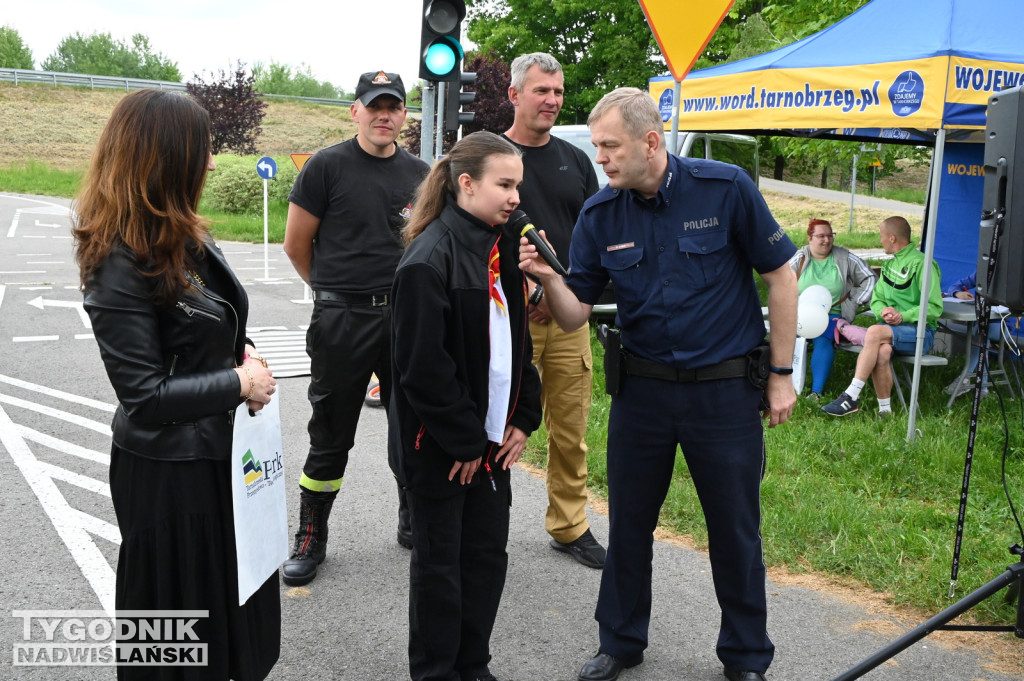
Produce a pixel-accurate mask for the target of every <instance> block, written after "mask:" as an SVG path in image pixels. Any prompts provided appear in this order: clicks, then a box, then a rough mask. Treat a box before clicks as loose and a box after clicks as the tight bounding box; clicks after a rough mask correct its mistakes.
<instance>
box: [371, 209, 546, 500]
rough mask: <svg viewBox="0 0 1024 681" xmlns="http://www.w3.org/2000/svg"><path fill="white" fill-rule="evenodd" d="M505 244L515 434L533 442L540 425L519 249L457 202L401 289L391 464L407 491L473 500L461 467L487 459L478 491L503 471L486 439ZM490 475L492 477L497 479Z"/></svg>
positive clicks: (410, 252) (408, 265) (412, 251)
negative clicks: (496, 257)
mask: <svg viewBox="0 0 1024 681" xmlns="http://www.w3.org/2000/svg"><path fill="white" fill-rule="evenodd" d="M495 243H497V244H498V249H499V254H500V263H501V278H500V279H501V284H502V288H503V290H504V293H505V297H506V299H507V302H508V312H509V317H510V323H511V327H512V390H511V396H510V400H509V405H508V416H507V419H506V423H507V424H511V425H513V426H516V427H517V428H519V429H520V430H522V431H523V432H524V433H526V434H527V435H529V434H530V433H532V432H533V431H534V430H536V429H537V427H538V426H539V425H540V419H541V406H540V378H539V376H538V375H537V369H536V368H535V367H534V366H533V364H532V363H531V360H532V358H533V344H532V342H531V340H530V333H529V318H528V317H527V312H526V286H525V280H524V278H523V273H522V271H520V269H519V242H518V240H516V239H514V238H511V237H509V236H504V235H502V233H501V225H499V226H497V227H490V226H489V225H485V224H484V223H482V222H480V221H479V220H476V219H475V218H472V217H471V216H469V215H468V214H467V213H465V212H463V211H461V210H459V209H458V208H456V207H455V204H454V201H449V204H448V205H447V206H446V207H445V209H444V210H443V211H442V213H441V216H440V217H439V218H438V219H437V220H435V221H434V222H432V223H430V225H428V226H427V228H426V229H425V230H424V231H423V233H422V234H420V235H419V236H418V237H417V238H416V239H415V240H413V242H412V243H411V244H409V247H408V248H407V249H406V252H405V255H404V256H403V257H402V261H401V263H399V265H398V270H397V271H396V272H395V283H394V286H393V288H392V293H393V296H394V303H393V309H392V327H391V328H392V331H391V336H392V337H391V348H392V379H393V385H392V391H391V410H390V414H389V416H388V429H389V433H388V458H389V462H390V464H391V469H392V471H393V472H394V473H395V476H396V477H397V478H398V481H399V483H400V484H402V485H403V486H405V487H408V488H409V489H412V490H414V491H416V492H417V493H419V494H423V495H425V496H433V497H444V496H450V495H453V494H457V493H459V492H460V491H463V490H465V489H466V488H465V487H462V486H461V485H460V484H459V482H458V478H456V479H455V480H454V481H449V480H448V471H449V470H450V469H451V467H452V464H453V463H454V461H456V460H458V461H472V460H474V459H476V458H478V457H484V462H483V463H484V466H483V467H481V469H480V471H479V472H478V473H477V474H476V476H474V478H473V480H472V482H471V483H470V484H471V485H478V484H485V483H484V481H486V480H487V478H488V475H493V476H494V477H497V476H498V475H508V471H507V470H502V469H501V466H500V465H497V466H495V461H494V458H493V457H494V454H495V453H496V452H497V450H498V447H497V445H491V443H489V442H488V439H487V433H486V432H485V430H484V419H485V417H486V414H487V407H488V404H489V397H488V387H489V382H488V367H489V363H490V349H491V345H490V340H489V333H490V288H489V282H488V268H487V261H488V256H489V255H490V252H491V248H492V247H493V246H494V245H495ZM488 467H489V468H490V470H488Z"/></svg>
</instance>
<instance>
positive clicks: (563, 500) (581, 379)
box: [505, 52, 605, 568]
mask: <svg viewBox="0 0 1024 681" xmlns="http://www.w3.org/2000/svg"><path fill="white" fill-rule="evenodd" d="M564 96H565V86H564V82H563V76H562V66H561V64H559V63H558V60H556V59H555V58H554V57H552V56H551V55H550V54H547V53H544V52H533V53H531V54H524V55H520V56H519V57H516V58H515V60H513V62H512V83H511V85H510V86H509V88H508V97H509V100H511V102H512V105H513V106H514V107H515V120H514V121H513V122H512V127H511V128H509V129H508V130H507V131H506V132H505V138H506V139H507V140H509V141H510V142H512V143H513V144H515V145H516V146H517V147H518V148H519V150H520V151H521V152H522V154H523V157H522V158H523V185H522V187H520V189H519V198H520V199H521V200H522V203H520V205H519V207H520V208H522V209H523V210H524V211H525V212H526V213H527V214H528V215H529V216H530V217H531V218H533V220H534V223H535V224H537V225H540V226H541V227H542V228H543V229H544V230H545V233H546V234H547V237H548V239H550V240H551V244H552V246H554V248H555V251H556V252H557V253H558V255H559V257H560V258H561V259H562V264H563V265H568V264H569V239H570V237H571V236H572V229H573V225H575V224H576V218H577V217H579V214H580V210H581V209H582V208H583V202H584V201H586V200H587V198H589V197H590V196H591V195H592V194H594V193H595V192H597V189H598V185H597V173H596V172H594V166H593V164H592V163H591V162H590V159H589V158H588V157H587V155H586V153H584V152H583V150H582V149H579V148H577V147H576V146H574V145H572V144H569V143H568V142H566V141H565V140H561V139H558V138H557V137H555V136H554V135H552V134H551V128H552V126H554V124H555V120H556V119H557V118H558V112H559V111H561V109H562V101H563V98H564ZM529 286H530V299H529V300H530V307H529V310H530V336H531V337H532V338H533V363H534V365H535V366H536V367H537V369H538V370H539V371H540V375H541V381H542V387H543V393H542V396H541V399H542V400H543V404H544V426H545V427H546V428H547V431H548V466H547V488H548V510H547V513H546V514H545V517H544V526H545V529H547V531H548V534H549V535H551V541H550V546H551V548H553V549H555V550H556V551H562V552H563V553H567V554H569V555H570V556H572V557H573V558H574V559H575V560H576V561H577V562H579V563H580V564H582V565H586V566H587V567H591V568H601V567H603V566H604V559H605V550H604V547H603V546H601V544H599V543H598V541H597V539H596V538H595V537H594V535H593V533H592V532H591V531H590V525H589V523H588V522H587V443H586V441H585V440H584V435H586V432H587V416H588V415H589V414H590V394H591V392H592V391H593V386H592V381H593V371H592V370H591V366H592V364H593V357H592V356H591V352H590V331H589V329H586V328H583V327H580V328H579V329H576V330H575V331H573V332H571V333H566V332H564V331H562V329H561V328H560V327H559V326H558V325H557V324H551V323H549V322H550V321H551V316H550V315H549V314H548V306H547V303H546V302H545V301H544V287H542V286H538V285H537V284H536V283H534V282H532V281H531V282H530V284H529Z"/></svg>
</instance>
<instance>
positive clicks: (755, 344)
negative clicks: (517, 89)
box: [520, 88, 797, 681]
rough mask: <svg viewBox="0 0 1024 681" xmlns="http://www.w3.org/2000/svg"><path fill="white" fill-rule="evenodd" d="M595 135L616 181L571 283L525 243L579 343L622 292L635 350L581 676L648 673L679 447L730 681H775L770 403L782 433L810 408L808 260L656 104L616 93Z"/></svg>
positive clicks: (626, 357)
mask: <svg viewBox="0 0 1024 681" xmlns="http://www.w3.org/2000/svg"><path fill="white" fill-rule="evenodd" d="M589 124H590V131H591V139H592V141H593V142H594V145H595V146H596V147H597V162H598V163H600V164H602V166H603V167H604V171H605V173H606V174H607V175H608V178H609V180H608V181H609V185H608V186H607V187H605V188H604V189H602V190H601V191H600V192H598V193H597V194H595V195H594V196H593V197H591V198H590V199H589V200H588V201H587V203H586V205H585V206H584V208H583V212H582V213H581V215H580V219H579V221H578V223H577V225H576V229H575V231H574V232H573V237H572V245H571V247H570V257H569V260H570V263H571V268H570V273H569V276H568V277H567V278H566V279H565V280H564V281H563V280H562V279H561V278H560V277H558V276H557V275H555V273H554V272H553V271H552V270H551V268H550V267H548V266H547V265H545V264H544V263H543V261H542V260H540V259H539V255H538V253H537V251H536V249H535V248H534V247H533V246H529V245H527V242H526V240H525V239H524V240H523V246H522V249H521V255H520V259H521V264H520V266H521V267H522V268H523V269H524V270H525V271H527V272H529V273H532V274H534V275H536V276H538V277H539V278H540V279H541V281H542V283H543V284H544V290H545V297H547V299H548V306H549V308H550V309H551V312H552V315H553V316H554V318H555V320H556V321H557V322H558V324H559V325H560V326H562V327H563V328H565V329H574V328H577V327H579V326H581V325H582V324H584V323H585V322H586V321H587V319H588V317H589V316H590V311H591V308H592V306H593V304H594V303H595V302H596V301H597V300H598V297H599V296H600V294H601V292H602V291H603V290H604V288H605V285H606V284H607V282H608V281H609V279H610V280H611V281H612V283H613V284H614V286H615V293H616V298H617V301H618V317H617V320H618V323H619V326H620V327H621V343H622V347H621V351H620V348H619V347H618V345H617V344H614V343H612V344H609V346H608V347H607V348H606V350H605V355H606V364H605V367H606V374H608V377H607V380H608V381H609V384H610V385H611V386H612V388H611V389H612V390H615V387H614V384H615V382H616V381H615V379H616V378H621V380H620V381H619V385H618V394H615V395H614V396H613V398H612V408H611V415H610V419H609V424H608V501H609V513H610V525H611V530H610V536H609V540H608V556H607V560H606V562H605V568H604V574H603V575H602V578H601V590H600V594H599V597H598V602H597V611H596V615H595V616H596V619H597V621H598V624H599V631H600V647H599V649H598V654H597V655H596V656H595V657H593V658H592V659H591V660H589V661H588V662H587V663H586V664H585V665H584V666H583V668H582V670H581V671H580V674H579V679H580V681H611V680H613V679H616V678H618V676H619V673H620V672H621V670H622V669H623V668H626V667H632V666H634V665H637V664H640V663H641V662H642V661H643V653H644V649H645V648H646V647H647V630H648V626H649V623H650V615H651V560H652V555H653V551H652V547H653V541H654V537H653V535H654V529H655V527H656V526H657V523H658V513H659V511H660V508H661V504H662V502H663V501H664V499H665V495H666V493H667V491H668V487H669V483H670V482H671V479H672V471H673V466H674V460H675V452H676V448H677V446H680V447H681V448H682V451H683V456H684V457H685V458H686V463H687V466H688V468H689V470H690V475H691V477H692V478H693V481H694V485H695V487H696V490H697V494H698V497H699V498H700V501H701V506H702V508H703V510H704V517H705V521H706V523H707V528H708V544H709V553H710V559H711V567H712V573H713V578H714V583H715V592H716V594H717V596H718V602H719V605H720V606H721V608H722V618H721V628H720V632H719V638H718V646H717V653H718V657H719V659H720V660H721V661H722V663H723V665H724V667H725V676H726V678H728V679H729V680H730V681H761V680H763V679H764V672H765V671H766V670H767V668H768V665H769V664H770V663H771V660H772V657H773V653H774V646H773V645H772V642H771V640H770V639H769V638H768V634H767V631H766V611H767V606H766V602H765V600H766V599H765V568H764V563H763V560H762V549H761V538H760V521H761V515H760V484H761V476H762V474H763V471H764V465H765V455H764V431H763V425H762V422H761V414H760V413H759V409H760V408H761V405H762V398H763V397H764V398H767V404H768V412H769V414H768V417H769V419H770V420H769V424H768V425H769V427H774V426H777V425H779V424H781V423H784V422H785V421H786V420H787V419H788V418H789V417H790V415H791V413H792V410H793V405H794V403H795V402H796V394H795V392H794V390H793V383H792V380H791V376H790V374H791V373H792V357H793V341H794V339H795V335H796V307H797V282H796V277H795V275H794V274H793V271H792V269H790V267H789V265H788V261H789V258H790V256H792V255H793V253H794V252H795V250H796V248H795V247H794V245H793V243H792V242H791V241H790V240H789V238H788V237H787V236H786V234H785V232H783V230H782V229H781V228H780V227H779V225H778V224H777V223H776V222H775V220H774V219H773V218H772V216H771V213H770V212H769V211H768V207H767V206H766V205H765V203H764V200H763V199H762V198H761V195H760V194H759V193H758V191H757V188H756V186H755V185H754V183H753V182H752V181H751V180H750V178H749V177H747V176H746V175H745V173H744V171H743V170H741V169H740V168H737V167H736V166H732V165H726V164H723V163H718V162H715V161H705V160H696V159H684V158H678V157H676V156H673V155H670V154H668V153H667V152H666V150H665V141H664V132H663V124H662V121H661V116H660V114H659V112H658V109H657V106H656V105H655V104H654V102H653V101H652V100H651V98H650V97H649V96H648V95H647V93H645V92H642V91H640V90H637V89H635V88H620V89H618V90H614V91H612V92H610V93H609V94H607V95H605V96H604V97H603V98H602V99H601V101H600V102H598V104H597V106H596V107H595V108H594V110H593V111H592V112H591V114H590V119H589ZM751 269H756V270H757V271H758V272H759V273H760V274H761V277H762V278H763V279H764V281H765V282H766V283H767V285H768V289H769V294H768V309H769V320H770V323H771V329H772V334H771V344H770V348H768V347H764V346H763V345H762V343H763V341H764V336H765V327H764V322H763V320H762V316H761V309H760V302H759V300H758V294H757V289H756V287H755V285H754V282H753V279H752V277H751ZM616 358H617V359H618V360H619V361H620V368H621V373H619V372H618V371H617V370H616V369H615V368H614V360H615V359H616ZM762 361H763V364H762ZM762 369H763V373H761V371H762ZM765 376H766V379H765V380H763V377H765ZM765 383H766V385H765Z"/></svg>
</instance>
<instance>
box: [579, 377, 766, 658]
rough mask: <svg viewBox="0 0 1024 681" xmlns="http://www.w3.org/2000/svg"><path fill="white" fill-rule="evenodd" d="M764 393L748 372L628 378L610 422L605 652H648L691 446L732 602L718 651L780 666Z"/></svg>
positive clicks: (601, 600) (718, 587)
mask: <svg viewBox="0 0 1024 681" xmlns="http://www.w3.org/2000/svg"><path fill="white" fill-rule="evenodd" d="M760 399H761V395H760V392H759V391H757V390H755V389H754V388H753V387H752V386H751V385H750V383H749V382H748V381H747V379H745V378H735V379H726V380H720V381H707V382H705V383H669V382H666V381H661V380H658V379H653V378H639V377H636V376H625V377H623V381H622V390H621V392H620V393H619V394H618V395H617V396H615V397H614V398H612V408H611V414H610V418H609V421H608V507H609V521H610V532H609V538H608V558H607V561H606V562H605V567H604V573H603V574H602V575H601V591H600V594H599V596H598V600H597V612H596V618H597V621H598V623H599V625H600V627H599V629H600V635H601V648H600V650H601V652H604V653H608V654H610V655H613V656H615V657H617V658H619V659H621V660H624V661H626V662H639V661H640V660H641V659H642V658H643V651H644V649H645V648H646V647H647V631H648V626H649V624H650V619H651V605H652V603H651V600H652V596H651V577H652V558H653V545H654V530H655V528H656V527H657V524H658V514H659V512H660V510H661V505H662V502H664V500H665V496H666V494H667V493H668V488H669V483H670V482H671V481H672V471H673V468H674V466H675V459H676V450H677V448H678V447H681V448H682V451H683V456H684V457H685V459H686V466H687V468H688V469H689V471H690V476H691V477H692V478H693V483H694V486H695V488H696V491H697V496H698V498H699V499H700V504H701V507H702V509H703V511H704V520H705V522H706V523H707V528H708V554H709V558H710V559H711V572H712V578H713V580H714V585H715V593H716V595H717V596H718V604H719V606H720V607H721V610H722V617H721V625H720V628H719V634H718V645H717V647H716V652H717V653H718V657H719V659H720V660H721V661H722V663H723V664H724V665H725V667H726V668H728V669H733V670H752V671H760V672H763V671H765V670H766V669H768V665H769V664H771V661H772V657H773V655H774V651H775V647H774V646H773V645H772V642H771V640H770V639H769V638H768V633H767V630H766V624H767V605H766V596H765V567H764V561H763V558H762V549H761V496H760V495H761V477H762V475H763V473H764V465H765V452H764V429H763V425H762V423H761V416H760V414H759V413H758V405H759V403H760ZM663 607H670V605H668V604H666V606H663Z"/></svg>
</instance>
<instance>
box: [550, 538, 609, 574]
mask: <svg viewBox="0 0 1024 681" xmlns="http://www.w3.org/2000/svg"><path fill="white" fill-rule="evenodd" d="M551 548H553V549H554V550H555V551H561V552H563V553H568V554H569V555H570V556H572V557H573V558H575V559H576V562H577V563H580V564H581V565H586V566H587V567H590V568H603V567H604V558H605V555H606V554H607V552H606V551H605V550H604V547H603V546H601V545H600V544H598V543H597V540H596V539H594V535H593V533H591V531H590V530H589V529H587V531H586V532H584V533H583V534H581V535H580V536H579V537H577V538H576V539H575V540H574V541H571V542H569V543H568V544H563V543H562V542H560V541H558V540H556V539H552V540H551Z"/></svg>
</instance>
